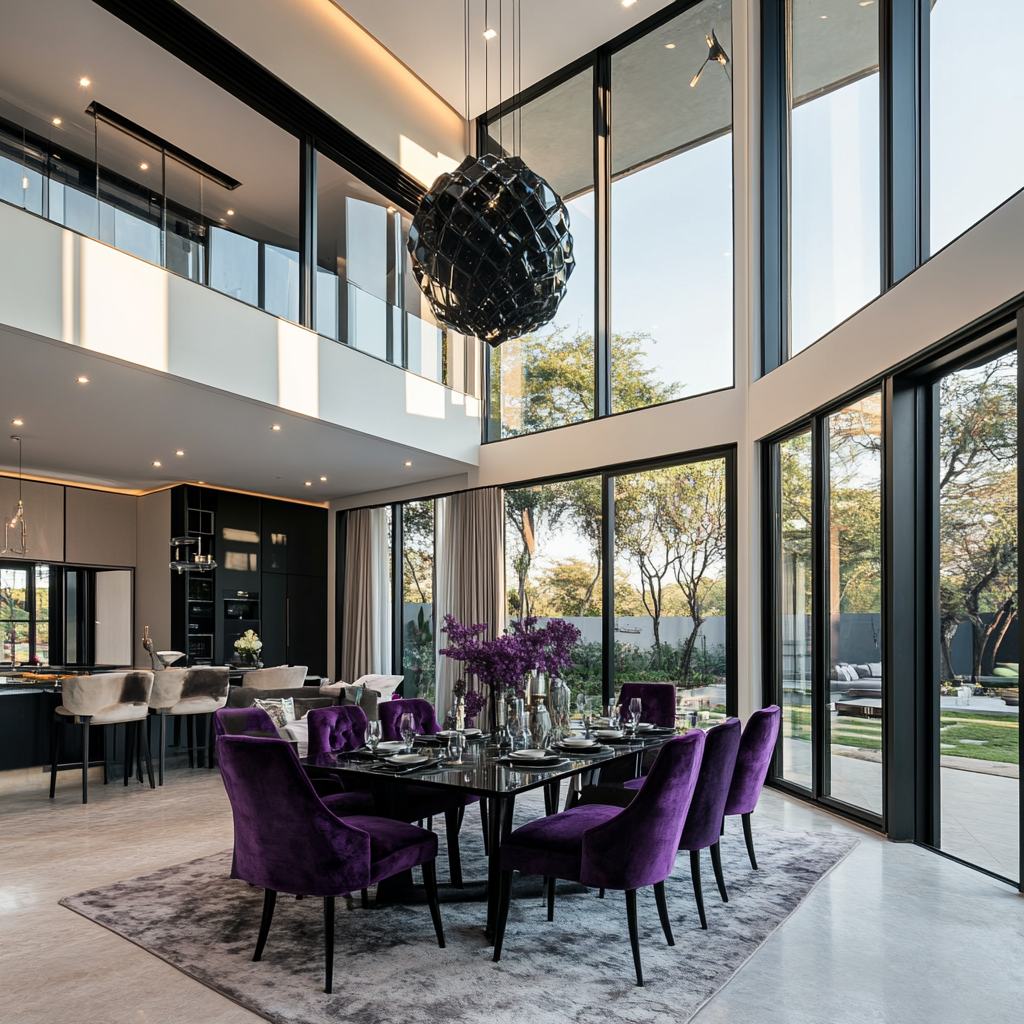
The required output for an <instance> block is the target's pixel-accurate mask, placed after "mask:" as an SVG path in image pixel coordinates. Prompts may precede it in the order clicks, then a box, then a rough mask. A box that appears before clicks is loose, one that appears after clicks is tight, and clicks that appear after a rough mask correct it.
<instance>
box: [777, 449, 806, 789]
mask: <svg viewBox="0 0 1024 1024" xmlns="http://www.w3.org/2000/svg"><path fill="white" fill-rule="evenodd" d="M776 457H777V459H778V467H779V502H780V504H779V512H778V533H777V537H776V543H777V544H778V550H779V563H778V574H779V609H778V615H779V634H780V642H781V645H782V649H781V651H780V652H779V654H780V656H781V659H780V660H781V664H780V668H781V675H780V687H781V693H780V694H779V695H778V696H777V697H776V699H777V700H780V704H781V707H782V764H781V776H782V778H784V779H786V780H787V781H788V782H792V783H795V784H796V785H798V786H803V787H804V788H805V789H810V788H811V683H812V671H811V665H812V663H811V655H812V644H811V636H812V633H811V586H812V584H813V580H814V568H813V563H812V560H811V554H812V547H813V543H812V535H811V525H812V522H813V520H814V508H813V506H812V502H811V473H812V467H811V432H810V430H805V431H802V432H801V433H799V434H795V435H794V436H793V437H789V438H786V439H785V440H784V441H781V442H780V443H779V445H778V449H777V456H776Z"/></svg>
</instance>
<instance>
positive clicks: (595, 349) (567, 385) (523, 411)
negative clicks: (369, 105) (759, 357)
mask: <svg viewBox="0 0 1024 1024" xmlns="http://www.w3.org/2000/svg"><path fill="white" fill-rule="evenodd" d="M673 14H674V16H672V15H673ZM649 25H650V27H649V28H647V29H646V31H644V32H642V33H641V34H640V35H639V36H638V35H637V34H636V33H635V32H633V33H629V34H628V35H627V36H623V37H620V38H618V39H613V40H611V41H610V42H609V43H607V44H605V45H604V46H602V47H601V48H599V49H598V50H596V51H594V52H593V53H591V54H589V55H588V56H587V57H586V58H585V59H584V60H582V61H581V62H580V64H581V65H582V68H581V69H580V66H579V65H576V66H574V68H573V72H574V73H573V74H572V75H571V77H568V78H565V79H563V80H561V81H556V82H554V83H553V84H551V85H550V86H549V87H546V88H545V89H543V90H542V91H541V92H540V93H539V94H538V95H530V96H528V97H527V99H526V100H525V101H524V102H523V103H521V104H519V105H517V106H515V108H514V109H513V110H511V111H510V110H509V108H508V106H507V105H506V106H505V107H504V108H502V109H501V110H494V111H490V112H488V113H487V114H486V115H485V116H484V117H483V118H482V123H483V129H482V132H481V137H480V142H481V147H486V148H487V149H488V150H489V151H491V152H500V153H507V154H513V153H515V154H522V156H523V157H524V158H525V159H526V161H527V163H528V164H530V166H531V167H533V168H534V169H535V170H537V171H538V172H539V173H540V174H542V175H545V176H546V177H547V178H548V179H549V181H550V183H551V185H552V186H553V187H554V188H555V190H556V191H557V192H559V193H560V194H561V196H562V198H563V200H565V202H566V205H567V208H568V211H569V219H570V229H571V231H572V236H573V251H574V257H575V260H576V265H575V269H574V271H573V273H572V276H571V278H570V280H569V286H568V290H567V293H566V296H565V298H564V299H563V301H562V304H561V306H560V308H559V310H558V313H557V315H556V317H555V318H554V319H553V320H552V322H551V323H550V324H549V325H547V326H545V327H544V328H542V329H540V330H538V331H536V332H534V333H533V334H531V335H530V336H528V337H524V338H522V339H517V340H514V341H511V342H506V343H505V344H503V345H501V346H500V347H499V348H497V349H495V350H494V351H493V352H492V353H491V361H490V392H489V404H490V414H489V418H488V438H487V439H488V440H497V439H499V438H503V437H509V436H511V435H515V434H524V433H530V432H534V431H539V430H547V429H550V428H552V427H559V426H564V425H566V424H569V423H574V422H578V421H580V420H585V419H589V418H591V417H595V416H597V417H600V416H607V415H610V414H613V413H620V412H628V411H630V410H634V409H641V408H645V407H648V406H653V405H659V404H662V403H664V402H670V401H674V400H676V399H682V398H689V397H691V396H693V395H699V394H703V393H706V392H709V391H714V390H718V389H720V388H728V387H732V385H733V264H734V256H733V168H732V162H733V147H732V74H733V71H732V60H733V57H732V46H733V41H732V4H731V2H730V0H702V2H698V3H695V4H693V5H691V6H690V7H688V9H686V10H684V11H682V13H678V12H677V9H676V8H674V7H673V9H672V12H661V13H659V14H657V15H655V16H653V18H652V19H651V22H650V23H649ZM595 172H596V173H595Z"/></svg>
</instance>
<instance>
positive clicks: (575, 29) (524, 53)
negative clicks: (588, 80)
mask: <svg viewBox="0 0 1024 1024" xmlns="http://www.w3.org/2000/svg"><path fill="white" fill-rule="evenodd" d="M334 2H335V3H336V4H338V6H339V7H341V8H342V9H343V10H344V11H346V12H347V13H348V14H349V15H350V16H351V17H352V18H353V19H354V20H355V21H357V22H359V24H360V25H362V26H363V28H365V29H366V31H367V32H369V33H370V35H372V36H374V37H375V38H376V39H377V41H378V42H380V43H381V44H383V45H384V46H386V47H387V48H388V49H389V50H390V51H391V52H392V53H393V54H394V55H395V56H396V57H397V58H398V59H399V60H400V61H402V63H403V64H405V65H406V66H407V67H409V68H410V69H411V70H412V71H414V72H415V73H416V74H417V75H419V77H420V78H422V79H423V81H424V82H426V83H427V84H428V85H429V86H430V87H431V88H432V89H433V90H434V91H435V92H436V93H438V94H439V95H440V96H441V97H443V98H444V99H445V100H447V101H448V103H450V104H451V105H452V106H453V107H454V108H455V109H456V110H457V111H459V113H464V112H465V108H466V87H465V67H466V60H465V32H464V27H463V26H464V4H463V0H383V2H382V0H334ZM670 2H671V0H636V3H634V4H633V6H632V7H629V8H625V7H623V6H622V0H489V2H488V3H487V4H486V7H487V9H488V12H489V14H490V22H489V24H490V27H491V28H493V29H495V31H500V34H499V36H498V38H496V39H494V40H492V41H491V42H490V44H488V43H486V41H485V40H484V38H483V33H484V29H485V28H486V27H487V25H486V24H485V21H484V11H485V0H470V31H469V41H470V86H471V99H470V110H471V114H472V115H473V116H474V117H475V116H476V115H477V114H479V113H481V112H482V111H484V110H485V109H487V107H488V106H494V105H495V104H496V103H497V101H498V97H499V88H498V86H499V81H498V79H499V70H498V64H499V59H498V58H499V53H500V55H501V57H502V61H501V63H503V64H504V67H503V72H504V74H503V76H502V77H503V79H504V81H503V85H502V88H501V95H502V96H504V97H508V96H509V95H511V94H512V92H513V87H512V11H513V8H514V7H515V8H519V7H520V6H521V10H522V33H521V39H522V46H521V47H520V46H519V40H518V39H517V41H516V65H517V67H516V83H517V87H518V85H519V83H520V82H521V84H522V86H523V87H526V86H528V85H531V84H532V83H534V82H538V81H540V80H541V79H542V78H545V77H546V76H547V75H550V74H551V73H552V72H554V71H558V70H559V68H563V67H565V65H566V64H568V63H570V62H571V61H573V60H575V59H576V58H577V57H582V56H583V55H584V54H585V53H589V52H590V51H591V50H593V49H594V48H595V47H598V46H600V45H601V44H602V43H605V42H607V41H608V40H609V39H613V38H614V37H615V36H617V35H618V34H619V33H620V32H625V31H626V30H627V29H629V28H631V27H632V26H634V25H636V24H637V23H638V22H641V21H643V20H644V19H645V18H648V17H650V16H651V15H652V14H654V13H655V12H656V11H659V10H660V9H661V8H662V7H666V6H668V4H669V3H670ZM516 17H517V19H518V17H519V15H518V12H517V15H516ZM517 24H518V22H517ZM499 43H500V44H501V46H500V50H499ZM485 48H489V50H490V53H489V58H488V59H489V76H488V78H489V81H490V86H489V90H488V92H489V95H488V96H486V97H485V92H484V83H485V76H484V57H485ZM520 61H521V72H520V68H519V65H520Z"/></svg>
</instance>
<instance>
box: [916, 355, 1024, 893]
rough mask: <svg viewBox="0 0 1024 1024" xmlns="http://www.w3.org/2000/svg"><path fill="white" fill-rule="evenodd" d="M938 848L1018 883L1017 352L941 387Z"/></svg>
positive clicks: (936, 390) (936, 451)
mask: <svg viewBox="0 0 1024 1024" xmlns="http://www.w3.org/2000/svg"><path fill="white" fill-rule="evenodd" d="M932 397H933V400H934V401H935V403H936V405H937V409H936V419H937V422H938V430H937V437H936V438H935V444H934V448H933V459H934V463H935V465H934V481H935V485H934V490H933V500H934V501H935V502H936V504H937V511H938V515H937V520H938V534H937V537H936V538H935V543H934V558H935V564H936V565H937V571H938V579H937V580H936V581H935V582H936V590H937V593H938V618H939V621H938V631H937V632H938V635H937V636H936V637H935V644H936V646H937V648H938V649H937V651H936V652H935V654H936V657H935V662H936V664H937V665H938V671H937V672H936V673H935V684H934V685H935V693H934V704H933V709H932V713H933V719H934V722H935V723H936V725H937V728H935V729H934V731H933V736H934V740H935V744H936V745H937V749H934V748H933V751H932V755H933V756H932V763H933V765H937V772H936V777H935V778H934V779H933V787H934V788H935V789H936V790H937V797H938V798H937V800H934V806H936V808H937V810H938V820H937V822H936V823H935V828H934V832H933V836H932V845H934V846H935V847H937V848H938V849H940V850H942V851H943V852H944V853H949V854H951V855H952V856H955V857H957V858H959V859H961V860H965V861H967V862H969V863H971V864H975V865H977V866H979V867H982V868H985V869H987V870H989V871H992V872H994V873H995V874H998V875H1001V876H1003V877H1004V878H1010V879H1014V880H1018V879H1019V858H1020V849H1019V841H1020V823H1019V822H1020V819H1019V780H1018V775H1019V767H1018V765H1019V750H1020V746H1019V728H1018V721H1019V718H1018V712H1019V706H1018V694H1019V683H1018V669H1019V661H1020V652H1019V646H1018V623H1017V601H1018V592H1017V579H1018V575H1017V573H1018V570H1017V536H1018V526H1017V354H1016V351H1011V352H1009V353H1007V354H1004V355H999V356H996V357H995V358H990V359H988V360H987V361H985V362H982V363H981V364H978V363H974V364H972V365H969V366H966V367H964V368H962V369H958V370H955V371H953V372H952V373H948V374H946V375H945V376H943V377H942V378H941V380H940V381H939V382H938V383H937V384H936V385H934V387H933V389H932Z"/></svg>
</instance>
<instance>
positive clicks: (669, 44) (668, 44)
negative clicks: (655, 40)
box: [665, 43, 676, 50]
mask: <svg viewBox="0 0 1024 1024" xmlns="http://www.w3.org/2000/svg"><path fill="white" fill-rule="evenodd" d="M675 48H676V44H675V43H666V44H665V49H666V50H674V49H675Z"/></svg>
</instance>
